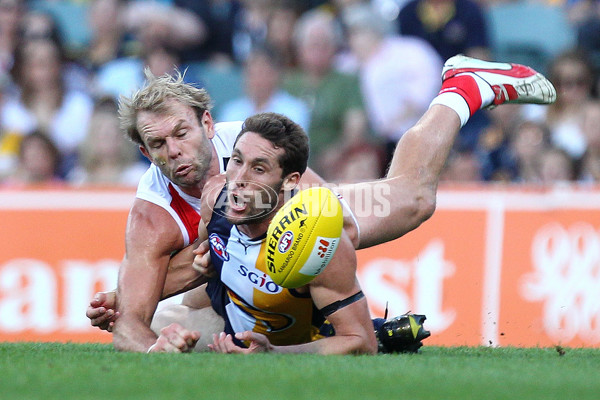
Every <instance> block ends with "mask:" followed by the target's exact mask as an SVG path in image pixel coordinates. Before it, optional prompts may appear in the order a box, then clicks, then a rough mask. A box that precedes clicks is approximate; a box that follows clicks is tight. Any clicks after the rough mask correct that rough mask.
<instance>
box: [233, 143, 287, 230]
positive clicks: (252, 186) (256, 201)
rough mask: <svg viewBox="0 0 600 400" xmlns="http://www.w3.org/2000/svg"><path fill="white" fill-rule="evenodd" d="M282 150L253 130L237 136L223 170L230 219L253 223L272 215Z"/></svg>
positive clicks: (278, 189)
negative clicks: (225, 176)
mask: <svg viewBox="0 0 600 400" xmlns="http://www.w3.org/2000/svg"><path fill="white" fill-rule="evenodd" d="M283 151H284V150H283V149H281V148H276V147H275V146H273V144H272V143H271V142H270V141H268V140H266V139H264V138H262V137H261V136H259V135H257V134H256V133H253V132H247V133H245V134H244V135H243V136H241V137H240V138H239V140H238V141H237V143H236V146H235V148H234V149H233V153H232V154H231V159H230V160H229V163H228V164H227V174H226V175H227V189H228V198H227V207H226V213H227V219H228V220H229V221H230V222H231V223H233V224H236V225H240V224H250V223H252V224H255V223H259V222H262V221H265V220H267V219H268V218H270V217H271V216H272V214H273V211H274V209H275V208H276V207H277V204H278V202H279V199H280V197H281V196H282V187H283V183H284V181H285V179H283V178H282V177H281V175H282V173H283V170H282V168H281V166H280V165H279V157H280V156H281V155H282V154H283Z"/></svg>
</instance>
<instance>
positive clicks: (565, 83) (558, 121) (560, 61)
mask: <svg viewBox="0 0 600 400" xmlns="http://www.w3.org/2000/svg"><path fill="white" fill-rule="evenodd" d="M549 71H550V72H549V75H550V76H549V78H550V80H551V81H552V82H553V83H554V84H555V85H556V90H557V93H558V97H557V100H556V103H554V104H553V105H551V106H550V107H547V108H545V109H544V111H546V116H545V122H546V124H547V125H548V127H549V128H550V138H551V141H552V144H553V145H554V146H556V147H558V148H560V149H563V150H565V151H566V152H567V154H569V156H570V157H571V158H572V159H573V160H574V161H579V160H581V157H582V156H583V154H584V153H585V150H586V146H587V143H586V138H585V135H584V134H583V132H582V131H581V125H582V120H583V110H584V109H585V107H584V106H585V105H586V103H587V102H589V101H590V100H591V99H592V94H593V89H594V70H593V66H592V64H591V63H590V61H589V59H588V57H587V54H586V53H584V52H582V51H579V50H572V51H567V52H565V53H562V54H561V55H559V56H558V57H556V58H555V59H554V60H553V61H552V64H551V65H550V68H549Z"/></svg>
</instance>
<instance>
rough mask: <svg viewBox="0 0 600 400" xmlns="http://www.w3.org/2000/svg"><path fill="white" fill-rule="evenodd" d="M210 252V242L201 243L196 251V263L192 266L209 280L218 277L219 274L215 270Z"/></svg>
mask: <svg viewBox="0 0 600 400" xmlns="http://www.w3.org/2000/svg"><path fill="white" fill-rule="evenodd" d="M209 250H210V245H209V243H208V240H205V241H203V242H202V243H200V245H198V247H197V248H196V249H195V250H194V254H195V255H196V257H194V263H193V264H192V267H193V268H194V269H195V270H196V271H198V272H200V273H201V274H202V275H204V276H206V277H208V278H215V277H216V276H217V272H216V271H215V269H214V268H213V265H212V261H211V259H210V251H209Z"/></svg>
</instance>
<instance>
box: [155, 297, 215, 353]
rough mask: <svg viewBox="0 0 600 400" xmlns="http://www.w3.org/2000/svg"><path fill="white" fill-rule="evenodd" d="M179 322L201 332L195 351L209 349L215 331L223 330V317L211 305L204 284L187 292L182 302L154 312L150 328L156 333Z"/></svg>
mask: <svg viewBox="0 0 600 400" xmlns="http://www.w3.org/2000/svg"><path fill="white" fill-rule="evenodd" d="M174 322H176V323H178V324H179V325H181V326H183V327H184V328H186V329H189V330H193V331H198V332H200V340H198V342H197V343H196V347H195V348H194V351H207V350H208V347H207V344H209V343H212V342H213V339H212V335H213V333H216V334H218V333H220V332H223V329H224V322H223V318H222V317H221V316H219V315H218V314H217V313H216V312H215V311H214V310H213V308H212V307H211V305H210V299H209V298H208V296H207V294H206V291H205V290H204V286H201V287H198V288H196V289H193V290H191V291H189V292H187V293H186V294H185V296H184V298H183V300H182V302H181V304H172V305H169V306H166V307H164V308H163V309H161V310H160V311H158V312H157V313H155V314H154V318H153V319H152V324H151V325H150V328H151V329H152V331H153V332H154V333H155V334H156V335H160V330H161V329H162V328H164V327H165V326H168V325H170V324H172V323H174Z"/></svg>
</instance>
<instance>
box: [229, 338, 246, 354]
mask: <svg viewBox="0 0 600 400" xmlns="http://www.w3.org/2000/svg"><path fill="white" fill-rule="evenodd" d="M223 345H224V347H225V349H226V350H227V353H235V354H239V353H245V352H246V350H247V349H243V348H241V347H239V346H238V345H236V344H235V343H234V342H233V338H232V337H231V335H227V336H225V338H224V339H223Z"/></svg>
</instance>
